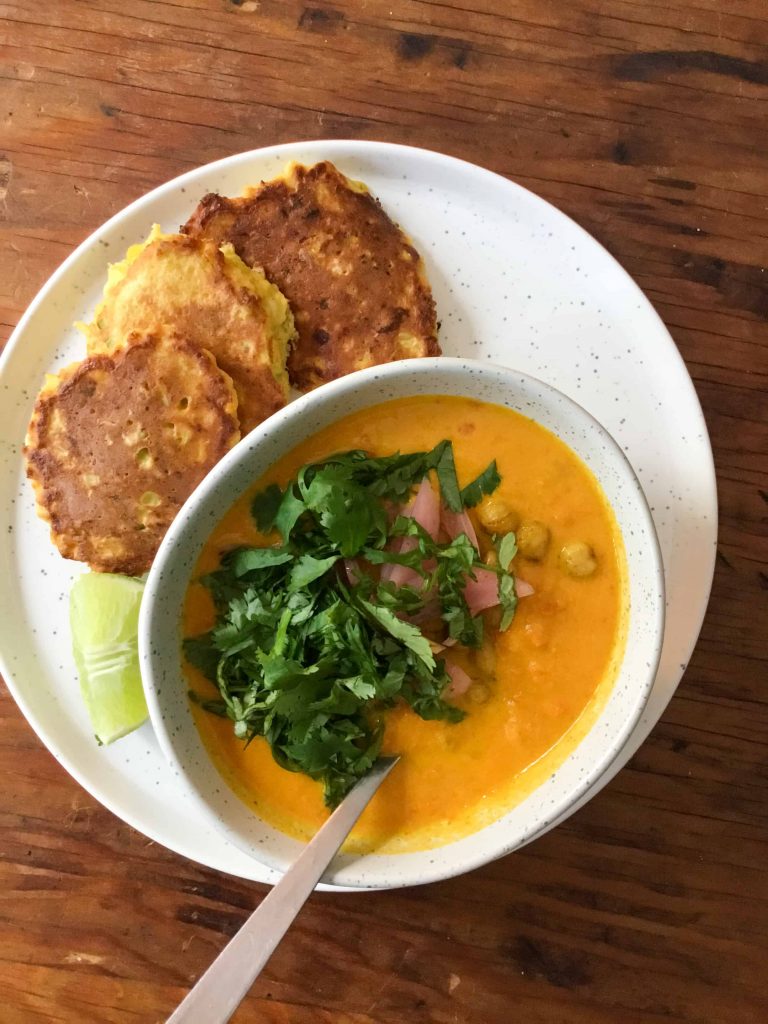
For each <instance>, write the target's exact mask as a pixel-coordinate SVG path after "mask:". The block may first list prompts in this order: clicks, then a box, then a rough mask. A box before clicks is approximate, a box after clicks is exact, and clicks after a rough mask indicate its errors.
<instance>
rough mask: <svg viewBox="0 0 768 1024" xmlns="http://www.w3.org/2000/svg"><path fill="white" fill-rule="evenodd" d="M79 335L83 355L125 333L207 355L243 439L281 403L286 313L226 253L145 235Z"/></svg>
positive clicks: (268, 288)
mask: <svg viewBox="0 0 768 1024" xmlns="http://www.w3.org/2000/svg"><path fill="white" fill-rule="evenodd" d="M81 327H82V329H83V331H84V333H85V335H86V338H87V342H88V352H89V353H90V354H95V353H97V352H110V351H111V350H112V349H114V348H115V346H118V345H121V344H122V342H123V341H124V339H125V338H126V337H127V335H128V334H129V333H131V332H132V331H138V332H140V333H145V332H151V331H157V330H170V331H174V332H176V333H178V334H179V335H181V336H182V337H184V338H186V339H187V340H189V341H191V342H193V343H194V344H196V345H199V346H200V347H201V348H205V349H207V350H208V351H209V352H211V353H213V356H214V357H215V359H216V362H217V363H218V364H219V366H220V367H221V369H222V370H224V371H225V372H226V373H228V374H229V376H230V377H231V378H232V380H233V381H234V385H235V390H236V391H237V396H238V415H239V417H240V425H241V427H242V430H243V433H246V432H247V431H249V430H251V429H252V428H253V427H255V426H256V424H257V423H261V421H262V420H264V419H266V418H267V416H271V415H272V413H273V412H276V411H277V410H278V409H280V408H282V407H283V406H284V405H285V402H286V400H287V397H288V375H287V373H286V370H285V357H286V350H287V347H288V344H289V343H290V341H292V340H293V338H294V336H295V329H294V325H293V317H292V315H291V311H290V308H289V306H288V303H287V302H286V300H285V298H284V296H282V295H281V294H280V292H279V291H278V289H277V288H275V286H274V285H272V284H270V283H269V281H267V280H266V278H265V277H264V275H263V274H262V273H261V271H257V270H252V269H250V268H249V267H247V266H246V265H245V264H244V263H243V262H242V260H241V259H240V258H239V257H238V256H237V255H236V254H235V252H234V251H233V250H232V247H231V246H224V247H223V248H222V249H220V248H219V246H218V245H214V243H213V242H210V241H208V240H206V239H201V238H187V237H185V236H184V235H163V234H162V233H161V232H160V230H159V228H155V229H153V232H152V234H151V235H150V236H149V239H148V240H147V242H146V243H144V244H143V245H138V246H132V247H131V249H129V250H128V254H127V256H126V258H125V259H124V260H123V261H122V262H121V263H117V264H115V265H113V266H112V267H110V270H109V277H108V280H107V284H106V287H105V289H104V299H103V301H102V302H101V304H100V305H99V307H98V309H97V310H96V313H95V314H94V318H93V322H92V323H90V324H87V325H81Z"/></svg>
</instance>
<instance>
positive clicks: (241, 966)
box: [166, 757, 400, 1024]
mask: <svg viewBox="0 0 768 1024" xmlns="http://www.w3.org/2000/svg"><path fill="white" fill-rule="evenodd" d="M399 760H400V758H399V757H380V758H379V760H378V761H377V762H376V764H375V765H374V766H373V768H372V769H371V771H370V772H369V773H368V775H366V776H365V778H363V779H361V780H360V782H358V783H357V785H356V786H355V787H354V789H352V790H350V792H349V793H348V794H347V795H346V797H345V798H344V800H342V802H341V803H340V804H339V806H338V807H337V808H336V810H335V811H334V812H333V814H332V815H331V816H330V818H329V819H328V821H326V823H325V824H324V825H323V827H322V828H321V829H320V831H319V832H318V833H317V835H316V836H314V838H313V839H312V840H311V841H310V842H309V843H308V844H307V846H306V848H305V849H304V850H303V851H302V853H301V854H300V855H299V858H298V860H297V861H296V863H295V864H294V865H293V866H292V867H290V868H289V869H288V871H286V873H285V874H284V875H283V877H282V878H281V879H280V881H279V882H278V883H277V884H276V885H275V886H274V888H273V889H272V892H270V893H268V894H267V896H266V897H265V898H264V899H263V900H262V901H261V904H260V905H259V906H258V907H257V908H256V910H254V912H253V913H252V914H251V916H250V917H249V918H248V920H247V921H246V922H245V924H244V925H243V927H242V928H241V929H240V931H239V932H238V933H237V935H235V937H234V938H233V939H231V940H230V942H229V943H228V945H226V946H225V947H224V949H223V950H222V951H221V953H219V955H218V956H217V957H216V959H215V960H214V961H213V963H212V964H211V966H210V967H209V968H208V970H207V971H206V972H205V974H203V975H202V977H200V978H199V979H198V981H197V983H196V984H195V986H194V988H192V989H191V990H190V992H189V993H188V994H187V996H186V997H185V998H184V1000H182V1002H181V1003H180V1004H179V1006H178V1007H177V1008H176V1010H175V1011H174V1012H173V1013H172V1014H171V1016H170V1017H169V1018H168V1020H167V1022H166V1024H201V1022H202V1021H205V1024H226V1022H227V1021H228V1020H229V1019H230V1017H231V1016H232V1014H233V1013H234V1012H235V1010H236V1009H237V1008H238V1006H239V1005H240V1003H241V1002H242V1001H243V999H244V998H245V996H246V995H247V993H248V990H249V989H250V987H251V985H253V983H254V981H255V980H256V978H257V977H258V976H259V974H260V973H261V969H262V967H263V966H264V964H266V962H267V960H269V958H270V957H271V956H272V954H273V953H274V951H275V948H276V946H277V944H278V943H279V942H280V940H281V939H282V937H283V936H284V935H285V933H286V932H287V931H288V929H289V927H290V926H291V924H292V922H293V919H294V918H295V917H296V915H297V914H298V912H299V911H300V910H301V908H302V907H303V906H304V904H305V902H306V901H307V899H308V898H309V896H310V895H311V893H312V890H313V889H314V888H315V886H316V885H317V883H318V882H319V881H320V879H321V877H322V875H323V873H324V871H325V869H326V868H327V867H328V865H329V864H330V862H331V860H332V859H333V857H334V856H335V855H336V853H337V852H338V850H339V847H340V846H341V844H342V843H343V842H344V840H345V839H346V838H347V836H348V835H349V833H350V832H351V830H352V826H353V825H354V824H355V822H356V821H357V819H358V818H359V817H360V815H361V814H362V813H363V811H364V810H365V808H366V806H367V805H368V801H369V800H370V799H371V797H372V796H373V794H374V793H375V792H376V790H377V789H378V788H379V786H380V785H381V783H382V782H383V781H384V779H385V778H386V777H387V775H389V773H390V772H391V771H392V769H393V768H394V766H395V765H396V764H397V762H398V761H399Z"/></svg>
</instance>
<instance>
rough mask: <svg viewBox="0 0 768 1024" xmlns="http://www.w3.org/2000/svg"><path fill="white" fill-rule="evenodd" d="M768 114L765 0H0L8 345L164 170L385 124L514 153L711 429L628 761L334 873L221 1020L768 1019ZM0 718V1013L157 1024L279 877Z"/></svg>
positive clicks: (1, 263)
mask: <svg viewBox="0 0 768 1024" xmlns="http://www.w3.org/2000/svg"><path fill="white" fill-rule="evenodd" d="M767 112H768V3H766V2H764V0H727V2H726V0H666V2H663V0H644V2H640V0H611V2H603V0H518V2H514V0H412V2H405V0H387V2H379V0H358V2H351V0H350V2H345V3H342V2H337V3H325V2H322V0H308V2H307V3H297V2H293V0H234V2H232V0H173V2H170V0H168V2H147V0H129V2H127V0H97V2H90V0H46V2H45V3H34V4H30V3H22V2H21V0H18V2H17V3H10V4H9V3H0V125H1V126H2V127H1V129H0V332H1V333H2V337H3V339H5V338H7V336H8V335H9V334H10V331H11V329H12V328H13V326H14V324H15V323H16V321H17V320H18V318H19V317H20V315H21V313H22V311H23V310H24V308H25V306H26V304H27V303H28V302H29V300H30V299H31V298H32V297H33V295H34V294H35V292H36V291H37V289H38V288H39V287H40V285H41V284H42V283H43V281H44V280H45V279H46V278H47V277H48V275H49V274H50V273H51V272H52V271H53V270H54V269H55V267H56V266H57V265H58V264H59V262H60V261H61V260H62V259H63V258H64V257H65V256H66V255H67V254H68V253H69V252H71V250H72V249H73V247H74V246H75V245H76V244H77V243H78V242H80V241H81V240H82V239H83V238H84V237H85V236H86V235H87V234H89V233H90V232H91V231H92V230H93V229H94V228H95V227H97V226H98V225H99V224H100V223H101V222H102V221H103V220H105V218H107V217H108V216H110V215H111V214H113V213H114V212H115V211H117V210H119V209H120V208H121V207H123V206H125V205H126V204H127V203H128V202H129V201H131V200H132V199H134V198H135V197H137V196H139V195H140V194H142V193H143V192H145V191H146V190H148V189H150V188H152V187H153V186H155V185H158V184H160V183H161V182H163V181H165V180H166V179H168V178H171V177H173V176H174V175H176V174H178V173H180V172H182V171H185V170H188V169H190V168H192V167H195V166H197V165H199V164H202V163H205V162H207V161H209V160H214V159H216V158H218V157H222V156H226V155H228V154H230V153H234V152H237V151H240V150H244V149H249V148H252V147H256V146H262V145H269V144H272V143H276V142H283V141H289V140H293V139H306V138H322V137H328V138H334V137H338V138H343V137H348V138H365V139H386V140H391V141H396V142H404V143H412V144H416V145H423V146H427V147H430V148H433V149H439V150H443V151H445V152H447V153H451V154H454V155H456V156H460V157H464V158H466V159H468V160H472V161H474V162H476V163H479V164H483V165H485V166H487V167H490V168H492V169H493V170H495V171H498V172H500V173H501V174H504V175H508V176H509V177H511V178H513V179H514V180H516V181H518V182H520V183H521V184H523V185H526V186H528V187H530V188H531V189H533V190H534V191H536V192H538V193H539V194H540V195H542V196H543V197H545V198H546V199H548V200H550V201H551V202H553V203H555V204H556V205H557V206H559V207H561V208H562V209H563V210H564V211H565V212H566V213H568V214H570V215H571V216H572V217H574V218H575V219H576V220H577V221H578V222H579V223H581V224H582V225H584V227H586V228H587V230H589V231H590V232H592V233H593V234H594V235H595V236H596V237H597V238H598V239H599V240H600V241H601V242H603V243H604V244H605V245H606V246H607V247H608V249H609V250H610V251H611V252H612V253H613V254H614V255H615V256H616V257H617V258H618V259H619V260H620V261H621V262H622V263H623V265H624V266H625V267H626V268H627V270H628V271H629V272H630V273H631V274H632V275H633V276H634V277H635V278H636V280H637V281H638V282H639V283H640V285H641V286H642V287H643V288H644V289H645V291H646V293H647V294H648V296H649V297H650V299H651V300H652V302H653V303H654V305H655V306H656V308H657V309H658V311H659V313H660V314H661V316H662V317H663V318H664V320H665V321H666V323H667V325H668V326H669V328H670V330H671V332H672V334H673V336H674V338H675V340H676V341H677V344H678V346H679V348H680V351H681V352H682V354H683V356H684V358H685V360H686V362H687V365H688V368H689V370H690V372H691V374H692V376H693V378H694V380H695V382H696V387H697V390H698V393H699V396H700V398H701V401H702V404H703V406H704V411H705V414H706V417H707V421H708V424H709V428H710V431H711V434H712V440H713V444H714V451H715V459H716V462H717V469H718V477H719V487H720V504H721V516H722V524H721V533H720V546H719V557H718V563H717V572H716V576H715V583H714V591H713V596H712V601H711V605H710V610H709V613H708V616H707V619H706V622H705V625H704V629H703V633H702V636H701V640H700V642H699V645H698V648H697V650H696V653H695V655H694V657H693V659H692V660H691V663H690V666H689V668H688V670H687V672H686V675H685V678H684V680H683V682H682V685H681V686H680V689H679V691H678V694H677V696H676V697H675V698H674V699H673V701H672V703H671V705H670V707H669V709H668V711H667V712H666V714H665V715H664V717H663V719H662V721H661V723H660V724H659V725H658V727H657V728H656V729H655V730H654V732H653V734H652V736H651V737H650V739H649V740H648V741H647V742H646V743H645V745H644V746H643V748H642V749H641V751H640V752H639V753H638V754H637V756H636V757H635V758H634V760H633V761H632V762H631V764H630V766H629V767H628V768H626V769H625V770H624V771H622V772H621V773H620V774H619V776H618V777H617V778H616V779H615V781H614V782H613V783H612V784H610V785H609V786H608V787H607V789H606V790H605V791H604V792H602V793H601V794H600V795H599V796H598V797H597V798H596V799H594V800H593V801H592V802H591V803H590V804H589V805H588V806H587V807H586V808H585V809H583V810H582V811H580V812H579V813H578V814H577V815H575V816H574V817H573V818H571V819H570V820H569V821H568V822H567V824H565V825H563V826H561V827H560V828H558V829H557V830H556V831H555V832H554V833H551V834H549V835H547V836H546V837H544V838H543V839H541V840H539V841H538V842H536V843H535V844H534V845H533V846H532V847H530V848H526V849H524V850H522V851H521V852H520V853H518V854H516V855H513V856H510V857H507V858H506V859H504V860H502V861H500V862H498V863H496V864H493V865H491V866H490V867H487V868H485V869H483V870H480V871H476V872H474V873H473V874H471V875H469V876H466V877H464V878H460V879H456V880H454V881H450V882H446V883H443V884H439V885H434V886H431V887H428V888H424V889H417V890H410V891H403V892H392V893H384V894H377V895H367V896H358V897H349V896H346V897H345V896H337V895H333V894H320V895H316V896H315V897H313V899H312V900H311V902H310V904H309V905H308V907H307V908H306V910H305V911H304V913H303V914H302V916H301V918H300V919H299V921H298V923H297V924H296V926H295V928H294V929H293V931H292V932H291V933H290V935H289V937H288V938H287V940H286V941H285V943H284V944H283V945H282V946H281V947H280V949H279V951H278V952H277V954H276V955H275V957H274V959H273V960H272V961H271V963H270V965H269V967H268V969H267V970H266V972H265V974H264V975H263V976H262V977H261V979H260V980H259V982H258V983H257V985H256V987H255V989H254V990H253V993H252V995H251V996H250V997H249V999H248V1000H247V1002H246V1003H245V1004H244V1005H243V1007H242V1009H241V1010H240V1012H239V1014H238V1015H237V1016H236V1018H235V1020H236V1021H238V1022H241V1021H242V1022H247V1021H252V1022H256V1021H259V1022H267V1024H286V1022H296V1024H310V1022H334V1024H337V1022H338V1024H373V1022H376V1024H401V1022H403V1024H405V1022H408V1024H419V1022H433V1021H434V1022H441V1024H449V1022H451V1024H453V1022H455V1024H506V1022H509V1021H518V1022H521V1024H565V1022H567V1024H614V1022H621V1024H635V1022H638V1024H639V1022H642V1024H650V1022H652V1021H653V1022H669V1021H681V1022H686V1024H694V1022H695V1024H720V1022H723V1024H758V1022H765V1021H768V995H766V986H765V971H766V963H767V954H768V856H767V854H768V769H767V768H766V756H765V755H766V749H767V747H768V743H767V737H768V694H767V693H766V677H767V675H768V673H766V661H767V658H768V655H767V652H766V629H767V627H768V616H766V612H767V611H768V574H767V572H766V560H767V559H766V554H767V549H768V544H767V543H766V511H767V507H766V506H767V502H768V481H767V480H766V470H767V469H768V444H767V436H766V435H767V434H768V430H767V429H766V425H767V423H768V402H767V400H766V395H767V388H768V272H767V271H766V270H765V268H766V266H768V198H767V197H768V119H767V117H766V114H767ZM0 714H2V723H1V727H0V772H2V778H3V785H2V789H1V790H0V920H1V921H2V929H0V991H2V995H1V996H0V1020H2V1021H3V1024H36V1022H47V1021H52V1022H66V1024H91V1022H94V1024H95V1022H99V1024H102V1022H114V1024H128V1022H131V1024H133V1022H140V1024H143V1022H147V1024H154V1022H160V1021H163V1020H164V1019H165V1017H166V1016H167V1014H168V1013H169V1012H170V1011H171V1009H172V1008H173V1007H174V1005H175V1004H176V1003H177V1002H178V1000H179V999H180V998H181V996H182V995H183V993H184V992H185V990H186V988H187V987H188V986H189V985H190V983H191V982H192V981H193V979H194V978H195V977H196V976H198V975H199V974H200V973H201V971H202V970H203V968H204V967H205V966H206V965H207V964H208V962H209V961H210V960H211V958H212V957H213V955H214V954H215V953H216V951H217V950H218V949H220V948H221V946H222V945H223V943H224V942H225V941H226V938H227V936H229V935H231V934H232V933H233V932H234V930H235V929H236V928H237V927H238V925H239V924H240V923H241V922H242V921H243V920H244V918H245V916H246V914H247V913H248V911H249V910H250V909H252V908H253V907H254V906H256V904H257V903H258V902H259V900H260V899H261V898H262V896H263V894H264V890H263V888H262V887H259V886H257V885H252V884H247V883H244V882H239V881H235V880H233V879H231V878H229V877H225V876H222V875H218V874H216V873H214V872H212V871H208V870H204V869H202V868H198V867H196V866H195V865H194V864H192V863H189V862H188V861H185V860H183V859H181V858H179V857H177V856H175V855H174V854H171V853H169V852H167V851H166V850H164V849H162V848H160V847H158V846H156V845H154V844H152V843H150V842H148V841H147V840H146V839H145V838H144V837H142V836H141V835H139V834H138V833H136V832H134V831H133V830H131V829H130V828H129V827H128V826H126V825H124V824H123V823H122V822H120V821H119V820H117V819H116V818H114V817H113V816H112V815H111V814H110V813H109V812H107V811H106V810H104V809H103V808H102V807H100V805H99V804H97V803H96V802H95V801H94V800H93V799H92V798H91V797H89V796H88V795H87V794H86V793H85V792H84V791H83V790H81V789H80V788H79V787H78V785H77V784H76V783H75V782H74V781H73V780H72V779H70V778H69V777H68V776H67V775H66V774H65V772H64V771H63V770H62V769H61V768H60V767H59V766H58V765H57V764H56V762H55V761H54V760H53V758H52V757H51V756H50V755H49V754H48V752H47V751H46V750H45V749H44V748H43V747H42V746H41V745H40V743H39V742H38V741H37V739H36V738H35V736H34V734H33V733H32V731H31V729H30V728H29V726H27V724H26V722H25V721H24V719H23V718H22V716H21V714H20V712H19V711H18V710H17V708H16V706H15V704H14V703H13V701H12V699H11V698H10V696H8V694H7V692H6V691H5V690H4V689H3V691H2V696H1V697H0ZM200 1024H208V1022H200Z"/></svg>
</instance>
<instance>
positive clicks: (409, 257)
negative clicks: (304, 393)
mask: <svg viewBox="0 0 768 1024" xmlns="http://www.w3.org/2000/svg"><path fill="white" fill-rule="evenodd" d="M181 230H182V231H183V232H185V233H187V234H189V235H192V236H195V237H198V236H204V237H206V238H210V239H212V240H213V241H214V242H215V243H216V244H217V245H221V244H222V243H223V242H231V243H232V244H233V246H234V248H235V251H236V252H237V253H238V255H239V256H240V257H241V258H242V259H243V260H244V261H245V262H246V263H248V264H249V265H250V266H258V267H261V268H262V269H263V270H264V273H265V274H266V275H267V277H268V278H269V280H270V281H272V283H273V284H276V285H277V287H278V288H279V289H280V290H281V291H282V292H283V294H284V295H285V296H286V298H287V299H288V301H289V302H290V304H291V308H292V309H293V314H294V318H295V321H296V327H297V329H298V333H299V337H298V341H297V342H296V343H295V345H294V347H293V350H292V351H291V354H290V356H289V358H288V372H289V375H290V378H291V383H292V384H294V385H295V386H296V387H298V388H300V389H302V390H308V389H309V388H313V387H316V386H317V385H318V384H322V383H324V382H325V381H328V380H333V379H334V378H336V377H341V376H343V375H344V374H346V373H350V372H351V371H352V370H356V369H361V368H362V367H364V366H372V365H375V364H378V363H386V362H391V361H392V360H395V359H402V358H407V357H413V356H430V355H439V354H440V348H439V345H438V342H437V323H436V316H435V304H434V301H433V299H432V294H431V291H430V288H429V284H428V283H427V280H426V277H425V274H424V267H423V264H422V261H421V258H420V256H419V254H418V253H417V251H416V250H415V249H414V248H413V246H412V245H411V244H410V242H409V241H408V239H407V238H406V236H405V235H404V234H403V232H402V231H401V230H400V228H399V227H397V225H396V224H394V223H393V222H392V221H391V220H390V219H389V217H388V216H387V214H386V213H385V212H384V210H383V209H382V208H381V206H380V205H379V202H378V201H377V200H376V199H375V198H374V197H373V196H372V195H371V194H370V193H368V192H360V191H357V190H355V189H354V188H351V187H350V185H349V182H348V181H347V179H346V178H345V177H344V175H342V174H340V173H339V171H338V170H337V169H336V168H335V167H334V165H333V164H331V163H329V162H327V161H324V162H322V163H318V164H315V165H313V166H312V167H302V166H295V167H294V168H293V169H292V172H291V173H290V174H289V175H288V176H287V177H286V178H278V179H276V180H275V181H271V182H266V183H262V184H261V186H259V187H258V188H256V189H253V190H251V191H250V192H248V193H246V195H245V196H243V197H242V198H239V199H227V198H226V197H224V196H219V195H215V194H213V193H211V194H209V195H206V196H205V197H204V198H203V199H202V201H201V202H200V204H199V205H198V207H197V209H196V210H195V212H194V213H193V214H192V216H191V217H190V219H189V220H188V221H187V223H186V224H185V225H184V227H183V228H182V229H181Z"/></svg>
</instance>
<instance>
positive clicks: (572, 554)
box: [560, 540, 597, 576]
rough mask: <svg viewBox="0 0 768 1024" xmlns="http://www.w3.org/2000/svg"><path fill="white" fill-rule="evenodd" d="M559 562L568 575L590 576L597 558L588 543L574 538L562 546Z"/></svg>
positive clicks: (595, 565) (595, 566)
mask: <svg viewBox="0 0 768 1024" xmlns="http://www.w3.org/2000/svg"><path fill="white" fill-rule="evenodd" d="M560 564H561V565H562V567H563V568H564V569H565V571H566V572H567V573H568V575H569V576H591V575H592V573H593V572H594V571H595V569H596V568H597V559H596V558H595V552H594V551H593V550H592V548H591V547H590V546H589V544H585V543H584V541H583V540H574V541H571V542H570V543H569V544H565V545H564V546H563V549H562V551H561V552H560Z"/></svg>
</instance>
